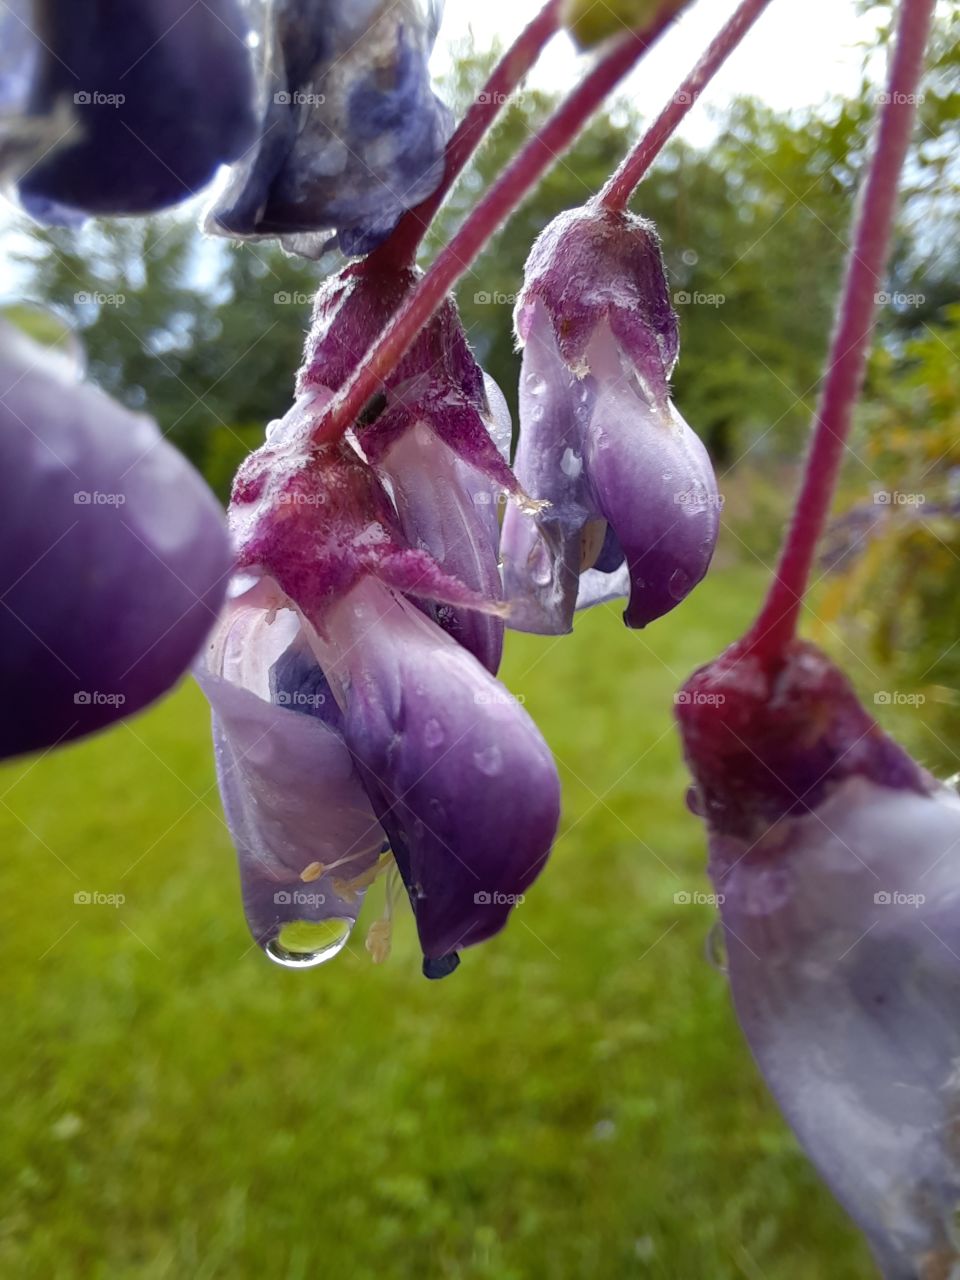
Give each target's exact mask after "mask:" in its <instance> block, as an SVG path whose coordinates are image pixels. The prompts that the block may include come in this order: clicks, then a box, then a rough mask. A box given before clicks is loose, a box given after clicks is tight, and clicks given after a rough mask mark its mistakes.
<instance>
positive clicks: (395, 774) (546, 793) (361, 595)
mask: <svg viewBox="0 0 960 1280" xmlns="http://www.w3.org/2000/svg"><path fill="white" fill-rule="evenodd" d="M326 644H327V646H328V647H327V648H326V650H325V655H324V657H323V665H324V668H325V670H326V671H327V674H328V676H329V678H330V680H331V682H332V683H333V684H334V686H335V687H339V690H340V693H339V697H340V701H341V702H342V703H343V705H344V709H345V735H346V740H347V743H348V744H349V746H350V748H351V750H352V751H353V753H354V755H355V757H356V758H357V760H358V762H359V763H360V765H361V768H362V772H363V777H364V783H365V785H366V787H367V790H368V793H369V794H370V797H371V800H372V802H373V805H374V808H375V810H376V812H377V814H378V816H379V817H380V820H381V822H382V824H383V826H384V829H385V830H386V832H387V835H388V837H389V839H390V844H391V848H392V849H393V853H394V856H395V858H396V860H397V864H398V866H399V867H400V871H401V873H402V875H403V878H404V882H405V884H406V886H407V890H408V893H409V895H410V899H411V903H412V905H413V909H414V914H415V916H416V920H417V928H418V931H419V934H420V942H421V946H422V948H423V952H424V955H425V956H426V957H427V958H428V960H433V961H437V960H442V959H443V958H444V957H448V956H450V955H451V954H452V953H454V952H456V951H458V950H459V949H460V948H462V947H466V946H470V945H472V944H474V943H477V942H480V941H482V940H483V939H484V938H487V937H490V936H491V935H492V934H494V933H496V932H498V931H499V930H500V929H501V928H502V927H503V925H504V924H505V923H506V920H507V917H508V915H509V913H510V911H511V909H512V908H513V907H514V906H515V905H517V903H518V900H519V898H520V896H521V895H522V894H523V893H524V891H525V890H526V889H527V887H528V886H529V885H530V884H531V883H532V881H533V880H534V879H535V877H536V876H537V874H538V873H539V872H540V870H541V869H542V867H543V865H544V862H545V861H546V858H547V855H548V853H549V850H550V845H551V843H552V840H553V836H554V833H555V830H556V825H557V820H558V815H559V782H558V779H557V774H556V769H555V767H554V764H553V761H552V759H551V756H550V752H549V750H548V749H547V746H546V744H545V743H544V741H543V739H542V737H541V736H540V734H539V733H538V731H537V729H536V727H535V726H534V724H533V722H532V721H531V720H530V718H529V716H528V715H527V713H526V712H525V711H524V709H523V707H522V706H521V705H520V704H519V703H518V702H517V701H516V700H515V699H514V698H512V697H511V696H510V694H509V693H508V692H507V690H506V689H504V687H503V686H502V685H500V684H499V683H498V682H497V681H496V680H494V679H493V678H492V677H491V676H490V675H489V674H488V672H487V671H485V670H484V668H483V667H482V666H481V665H480V664H479V662H477V661H476V659H475V658H474V657H473V656H472V655H471V654H469V653H467V651H466V650H465V649H463V648H462V647H461V646H460V645H458V644H456V642H455V641H453V640H451V639H450V637H449V636H447V635H446V634H445V633H444V632H443V631H442V630H441V629H440V628H439V627H437V626H436V625H435V624H434V623H433V622H431V621H430V620H429V619H428V618H426V617H425V616H424V615H423V614H422V613H420V612H419V611H418V610H416V609H414V608H413V607H412V606H411V605H410V604H409V603H407V602H406V601H405V600H403V599H402V598H401V597H397V596H394V595H392V593H390V592H389V591H388V590H387V589H386V588H385V587H383V586H382V585H381V584H379V583H377V582H376V581H374V580H372V579H367V580H366V581H365V582H363V583H361V584H360V585H359V586H358V587H357V588H356V589H355V590H354V591H353V592H352V593H351V594H350V595H349V596H348V597H347V598H346V599H345V600H344V601H343V603H342V605H341V606H340V607H339V608H338V609H337V610H335V611H334V612H333V613H332V614H331V619H330V625H329V629H328V637H327V641H326Z"/></svg>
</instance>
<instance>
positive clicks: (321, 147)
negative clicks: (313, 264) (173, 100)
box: [207, 0, 452, 257]
mask: <svg viewBox="0 0 960 1280" xmlns="http://www.w3.org/2000/svg"><path fill="white" fill-rule="evenodd" d="M438 25H439V5H438V4H435V3H427V4H424V3H421V0H393V2H392V3H389V2H388V0H354V2H353V3H350V4H346V3H343V0H311V2H310V3H308V4H298V3H295V0H270V2H269V3H268V4H267V5H266V6H265V7H264V23H263V29H262V32H261V40H260V49H261V51H262V58H263V65H262V71H261V84H260V92H261V126H260V141H259V144H258V146H257V148H256V149H255V150H254V151H253V152H251V155H250V156H249V158H248V159H247V160H246V161H245V162H244V163H243V164H241V165H238V166H237V169H236V171H235V173H234V174H233V177H232V180H231V182H230V185H229V187H228V188H227V190H226V191H224V192H223V193H222V195H221V196H220V197H219V198H218V199H217V200H216V202H215V204H214V206H213V208H212V210H211V211H210V214H209V215H208V220H207V227H208V230H210V231H214V232H218V233H219V234H222V235H230V236H239V237H262V236H279V237H280V239H281V240H282V242H283V243H284V245H285V246H286V247H287V248H289V249H291V250H293V251H295V252H298V253H302V254H304V255H306V256H307V257H318V256H319V255H320V254H321V253H322V252H324V251H325V250H326V249H327V248H329V247H330V245H331V243H332V241H331V237H335V238H336V241H337V242H338V243H339V247H340V248H341V249H342V250H343V252H344V253H347V254H362V253H367V252H369V250H371V249H372V248H374V247H375V246H376V245H377V244H379V243H380V241H382V240H383V239H385V238H386V236H387V235H388V234H389V233H390V231H392V230H393V227H394V226H395V224H396V222H397V220H398V218H399V217H400V215H401V214H402V213H403V211H404V210H405V209H409V208H411V207H412V206H413V205H416V204H419V203H420V201H421V200H424V199H426V197H427V196H429V195H431V194H432V192H433V191H434V190H435V189H436V187H437V186H438V184H439V182H440V179H441V178H442V176H443V166H444V146H445V144H446V141H447V138H448V136H449V134H450V132H451V130H452V118H451V115H450V113H449V111H448V110H447V108H446V107H445V106H444V105H443V103H442V102H440V100H439V99H438V98H437V97H436V96H435V94H434V93H433V91H432V89H431V87H430V76H429V71H428V67H427V62H428V59H429V56H430V51H431V49H432V48H433V42H434V39H435V38H436V32H437V27H438Z"/></svg>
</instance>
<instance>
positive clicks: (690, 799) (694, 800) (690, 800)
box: [684, 695, 706, 818]
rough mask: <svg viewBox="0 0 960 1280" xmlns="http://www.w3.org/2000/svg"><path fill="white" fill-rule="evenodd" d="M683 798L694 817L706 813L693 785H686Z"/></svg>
mask: <svg viewBox="0 0 960 1280" xmlns="http://www.w3.org/2000/svg"><path fill="white" fill-rule="evenodd" d="M684 696H686V695H684ZM684 799H685V800H686V802H687V808H688V809H689V810H690V812H691V813H692V814H695V815H696V817H698V818H702V817H703V815H704V813H706V809H705V808H704V804H703V796H701V794H700V791H699V790H698V788H697V787H695V786H693V785H691V786H689V787H687V793H686V795H685V796H684Z"/></svg>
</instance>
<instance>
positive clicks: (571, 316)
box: [501, 208, 720, 633]
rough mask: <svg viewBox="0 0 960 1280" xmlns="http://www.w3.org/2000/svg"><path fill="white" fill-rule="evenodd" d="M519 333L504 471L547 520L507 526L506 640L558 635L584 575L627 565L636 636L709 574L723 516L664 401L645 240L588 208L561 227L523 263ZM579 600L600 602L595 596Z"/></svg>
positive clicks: (527, 517)
mask: <svg viewBox="0 0 960 1280" xmlns="http://www.w3.org/2000/svg"><path fill="white" fill-rule="evenodd" d="M516 328H517V334H518V337H519V340H520V342H521V343H522V345H523V366H522V371H521V381H520V440H519V445H518V448H517V456H516V459H515V471H516V475H517V480H518V482H519V484H520V485H521V487H522V488H523V489H524V490H525V492H526V493H528V494H529V495H530V496H531V497H532V498H534V499H537V500H540V501H541V502H542V503H543V505H542V507H541V509H539V510H536V511H533V512H530V511H524V510H523V509H520V508H509V509H508V510H507V511H506V514H505V517H504V524H503V540H502V548H501V550H502V556H503V564H504V587H505V592H506V597H507V599H508V600H509V602H510V604H511V613H510V625H511V626H513V627H516V628H519V629H521V630H527V631H538V632H546V633H562V632H566V631H569V630H570V628H571V626H572V622H573V613H574V609H575V608H576V605H577V598H578V593H579V590H580V578H581V574H582V573H583V572H584V571H585V570H590V569H594V570H595V571H596V572H597V573H614V572H616V571H617V570H618V569H619V566H621V565H623V564H624V563H625V564H626V567H627V570H628V574H629V595H630V599H629V603H628V605H627V610H626V613H625V615H624V618H625V621H626V622H627V624H628V625H629V626H632V627H642V626H646V624H647V623H649V622H651V621H653V620H654V619H655V618H658V617H660V616H661V614H664V613H666V612H668V611H669V610H670V609H672V608H673V607H674V606H675V605H677V604H678V603H679V602H680V601H681V600H683V599H684V597H685V596H686V595H687V594H688V593H689V592H690V591H691V590H692V588H693V587H694V586H696V584H697V583H698V582H699V581H700V579H701V578H702V577H703V575H704V574H705V573H706V571H707V567H708V565H709V563H710V558H711V556H712V554H713V549H714V546H715V543H716V538H717V531H718V527H719V507H720V503H719V499H718V496H717V489H716V481H715V478H714V475H713V469H712V467H711V465H710V461H709V458H708V457H707V453H706V450H705V449H704V447H703V445H702V444H701V442H700V440H699V438H698V437H697V436H696V435H695V434H694V432H693V431H691V429H690V428H689V427H688V426H687V424H686V423H685V422H684V421H683V419H682V418H681V417H680V415H679V413H678V412H677V410H676V409H675V407H674V406H673V404H672V402H671V400H670V395H669V386H668V378H669V375H670V371H671V369H672V368H673V365H674V363H675V361H676V358H677V350H678V340H677V323H676V316H675V315H674V313H673V310H672V308H671V306H670V302H669V298H668V294H667V286H666V279H665V277H664V271H663V262H662V258H661V255H660V246H659V242H658V240H657V237H656V233H655V232H654V230H653V228H652V227H651V226H650V224H649V223H646V222H644V221H642V220H641V219H639V218H636V217H634V216H633V215H631V214H625V213H614V212H611V211H608V210H595V209H591V208H587V209H581V210H575V211H573V212H570V213H565V214H561V215H560V216H559V217H558V218H556V219H555V220H554V221H553V222H552V223H551V224H550V225H549V226H548V227H547V228H546V230H545V231H544V232H543V233H542V235H541V236H540V238H539V239H538V240H537V242H536V244H535V245H534V247H533V250H532V251H531V254H530V257H529V259H528V261H527V267H526V273H525V278H524V287H523V292H522V293H521V296H520V299H519V301H518V303H517V310H516ZM622 582H623V576H622V575H621V576H620V577H619V578H618V579H616V585H617V587H619V586H620V585H621V584H622ZM590 589H591V592H597V591H599V592H600V593H601V594H606V592H605V591H604V590H603V585H602V583H598V584H595V585H591V588H590Z"/></svg>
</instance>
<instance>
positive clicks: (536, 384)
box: [526, 373, 547, 396]
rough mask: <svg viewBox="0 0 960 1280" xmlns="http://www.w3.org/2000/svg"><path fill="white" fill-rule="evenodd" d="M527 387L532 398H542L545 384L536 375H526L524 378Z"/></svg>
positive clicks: (545, 387)
mask: <svg viewBox="0 0 960 1280" xmlns="http://www.w3.org/2000/svg"><path fill="white" fill-rule="evenodd" d="M526 383H527V387H528V388H529V391H530V394H531V395H533V396H542V395H543V393H544V391H546V389H547V384H546V382H545V381H544V379H543V378H541V377H540V375H539V374H538V373H528V374H527V377H526Z"/></svg>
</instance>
